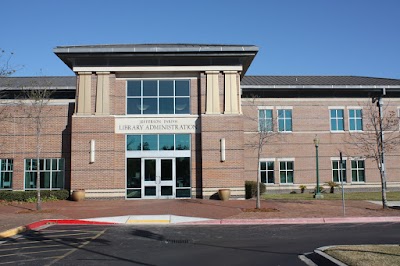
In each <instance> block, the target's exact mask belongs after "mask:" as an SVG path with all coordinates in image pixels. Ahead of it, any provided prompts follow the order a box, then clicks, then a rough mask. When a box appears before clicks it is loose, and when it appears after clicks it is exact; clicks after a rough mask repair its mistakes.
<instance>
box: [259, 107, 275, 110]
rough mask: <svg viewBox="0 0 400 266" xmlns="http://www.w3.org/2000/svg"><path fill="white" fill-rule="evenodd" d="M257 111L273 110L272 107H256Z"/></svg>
mask: <svg viewBox="0 0 400 266" xmlns="http://www.w3.org/2000/svg"><path fill="white" fill-rule="evenodd" d="M257 109H258V110H274V107H273V106H257Z"/></svg>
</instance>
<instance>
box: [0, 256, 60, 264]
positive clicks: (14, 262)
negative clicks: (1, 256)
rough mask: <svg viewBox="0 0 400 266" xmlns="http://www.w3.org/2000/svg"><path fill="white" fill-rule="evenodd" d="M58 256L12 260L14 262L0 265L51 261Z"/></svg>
mask: <svg viewBox="0 0 400 266" xmlns="http://www.w3.org/2000/svg"><path fill="white" fill-rule="evenodd" d="M59 257H60V256H53V257H42V258H35V259H26V258H24V259H22V260H14V261H5V262H0V265H5V264H17V263H19V262H28V261H38V260H51V259H56V258H59Z"/></svg>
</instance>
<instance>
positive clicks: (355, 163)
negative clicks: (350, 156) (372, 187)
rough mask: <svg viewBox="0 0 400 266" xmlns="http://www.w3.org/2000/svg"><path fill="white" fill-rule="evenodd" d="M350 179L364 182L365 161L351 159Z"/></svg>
mask: <svg viewBox="0 0 400 266" xmlns="http://www.w3.org/2000/svg"><path fill="white" fill-rule="evenodd" d="M351 181H352V182H365V162H364V160H352V161H351Z"/></svg>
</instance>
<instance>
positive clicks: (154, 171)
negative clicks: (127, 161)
mask: <svg viewBox="0 0 400 266" xmlns="http://www.w3.org/2000/svg"><path fill="white" fill-rule="evenodd" d="M174 161H175V158H145V159H142V179H143V180H142V186H143V187H142V191H143V198H146V199H171V198H175V180H176V175H175V162H174Z"/></svg>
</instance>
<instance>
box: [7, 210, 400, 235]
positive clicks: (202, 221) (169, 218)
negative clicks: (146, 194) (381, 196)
mask: <svg viewBox="0 0 400 266" xmlns="http://www.w3.org/2000/svg"><path fill="white" fill-rule="evenodd" d="M383 222H400V217H397V216H393V217H334V218H280V219H207V218H197V217H185V216H176V215H128V216H116V217H100V218H91V219H47V220H41V221H38V222H34V223H31V224H29V225H26V226H19V227H16V228H13V229H10V230H7V231H4V232H0V239H3V238H8V237H12V236H15V235H17V234H20V233H23V232H25V231H28V230H33V229H36V228H38V227H41V226H44V225H55V224H59V225H113V224H155V225H156V224H158V225H160V224H176V225H217V224H218V225H250V224H251V225H257V224H269V225H273V224H331V223H334V224H338V223H383Z"/></svg>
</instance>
